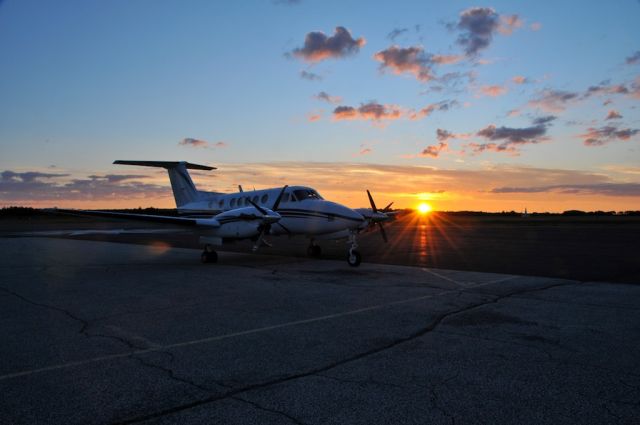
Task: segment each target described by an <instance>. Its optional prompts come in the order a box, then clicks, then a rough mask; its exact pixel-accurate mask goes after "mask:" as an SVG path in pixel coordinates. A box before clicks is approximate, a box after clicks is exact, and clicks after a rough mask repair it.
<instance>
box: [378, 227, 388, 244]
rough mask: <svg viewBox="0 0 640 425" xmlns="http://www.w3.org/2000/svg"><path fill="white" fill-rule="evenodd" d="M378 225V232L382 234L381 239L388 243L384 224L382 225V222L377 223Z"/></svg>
mask: <svg viewBox="0 0 640 425" xmlns="http://www.w3.org/2000/svg"><path fill="white" fill-rule="evenodd" d="M378 227H380V234H381V235H382V239H383V240H384V241H385V242H387V243H388V242H389V239H387V232H386V231H385V230H384V226H383V225H382V223H378Z"/></svg>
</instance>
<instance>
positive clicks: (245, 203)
mask: <svg viewBox="0 0 640 425" xmlns="http://www.w3.org/2000/svg"><path fill="white" fill-rule="evenodd" d="M281 190H282V188H272V189H261V190H252V191H245V192H236V193H228V194H221V193H206V192H200V194H201V196H202V198H203V199H201V200H198V201H195V202H191V203H188V204H185V205H182V206H180V207H179V208H178V211H179V213H180V215H181V216H184V217H211V216H216V219H218V220H219V221H220V220H221V219H224V215H225V214H224V213H225V212H231V211H233V216H234V217H237V216H238V215H239V213H241V212H242V210H244V209H245V208H246V209H247V212H249V211H254V208H253V206H252V205H251V204H250V203H249V200H251V201H252V202H254V203H255V204H257V205H259V206H261V207H263V208H266V209H270V208H271V207H272V206H273V203H274V202H275V200H276V198H277V197H278V195H279V194H280V191H281ZM277 213H278V214H279V215H280V216H281V218H280V220H279V221H278V222H277V223H274V225H273V226H271V229H270V231H269V234H271V235H285V234H299V235H300V234H302V235H308V236H315V235H328V234H333V233H336V232H341V231H344V230H356V229H358V228H359V227H360V226H362V224H363V222H364V220H365V219H364V217H363V216H362V215H361V214H360V213H358V212H356V211H354V210H353V209H351V208H348V207H346V206H344V205H341V204H338V203H336V202H331V201H327V200H325V199H323V198H322V197H320V195H319V194H318V193H317V192H316V191H315V190H314V189H313V188H310V187H305V186H290V187H288V188H287V189H286V190H285V193H284V196H283V198H282V200H281V202H280V205H279V207H278V211H277ZM219 214H222V215H221V216H220V215H219ZM231 224H232V223H230V222H227V224H226V225H225V226H224V227H226V228H228V229H231V228H232V227H236V228H237V231H235V230H228V231H226V232H224V233H225V235H223V237H239V235H238V236H236V234H242V233H245V232H244V231H242V230H241V229H245V228H247V227H248V228H247V229H246V231H247V232H250V230H251V229H253V228H255V227H256V226H257V224H256V223H249V222H247V221H246V220H245V221H242V220H238V226H230V225H231ZM221 230H222V229H221ZM254 232H255V230H254ZM227 233H228V235H227ZM234 233H235V234H234ZM231 234H234V236H231Z"/></svg>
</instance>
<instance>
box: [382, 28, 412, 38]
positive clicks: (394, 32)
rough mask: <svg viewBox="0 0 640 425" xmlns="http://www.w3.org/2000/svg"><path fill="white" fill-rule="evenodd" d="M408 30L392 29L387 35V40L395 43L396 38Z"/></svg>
mask: <svg viewBox="0 0 640 425" xmlns="http://www.w3.org/2000/svg"><path fill="white" fill-rule="evenodd" d="M408 31H409V29H408V28H394V29H393V30H392V31H391V32H390V33H389V34H387V38H388V39H389V40H391V41H395V39H396V37H398V36H400V35H402V34H404V33H406V32H408Z"/></svg>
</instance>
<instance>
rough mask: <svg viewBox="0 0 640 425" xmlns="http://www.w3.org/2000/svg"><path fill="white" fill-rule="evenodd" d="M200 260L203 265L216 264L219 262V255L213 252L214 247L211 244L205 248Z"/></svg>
mask: <svg viewBox="0 0 640 425" xmlns="http://www.w3.org/2000/svg"><path fill="white" fill-rule="evenodd" d="M200 260H202V262H203V263H215V262H217V261H218V253H217V252H215V251H214V250H213V247H212V246H211V245H209V244H206V245H205V246H204V251H202V254H201V255H200Z"/></svg>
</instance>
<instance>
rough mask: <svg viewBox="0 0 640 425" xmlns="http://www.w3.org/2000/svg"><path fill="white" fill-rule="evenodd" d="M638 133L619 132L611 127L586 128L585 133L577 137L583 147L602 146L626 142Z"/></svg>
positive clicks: (629, 131)
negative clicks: (617, 141) (618, 141)
mask: <svg viewBox="0 0 640 425" xmlns="http://www.w3.org/2000/svg"><path fill="white" fill-rule="evenodd" d="M638 133H640V129H637V128H634V129H631V128H624V129H621V130H619V129H618V127H616V126H613V125H606V126H604V127H600V128H588V129H587V132H586V133H584V134H580V135H578V137H580V138H581V139H582V141H583V143H584V144H585V146H602V145H606V144H607V143H611V142H615V141H616V140H622V141H627V140H629V139H631V138H632V137H633V136H635V135H636V134H638Z"/></svg>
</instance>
